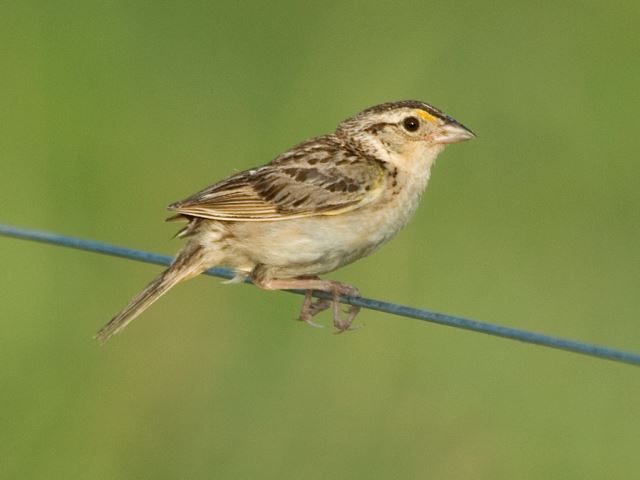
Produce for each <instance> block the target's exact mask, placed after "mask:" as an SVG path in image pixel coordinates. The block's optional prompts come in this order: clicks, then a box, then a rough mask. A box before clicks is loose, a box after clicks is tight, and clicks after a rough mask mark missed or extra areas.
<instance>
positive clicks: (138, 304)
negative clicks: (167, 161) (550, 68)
mask: <svg viewBox="0 0 640 480" xmlns="http://www.w3.org/2000/svg"><path fill="white" fill-rule="evenodd" d="M474 136H475V135H474V134H473V133H472V132H471V130H469V129H468V128H466V127H465V126H464V125H462V124H461V123H458V122H457V121H455V120H454V119H453V118H451V117H449V116H448V115H446V114H444V113H443V112H441V111H440V110H438V109H437V108H435V107H432V106H431V105H428V104H426V103H422V102H418V101H401V102H390V103H384V104H381V105H377V106H374V107H371V108H368V109H366V110H364V111H363V112H361V113H359V114H358V115H356V116H354V117H352V118H349V119H347V120H345V121H343V122H342V123H340V125H338V128H337V129H336V131H335V132H334V133H332V134H329V135H324V136H321V137H316V138H312V139H310V140H307V141H305V142H303V143H301V144H299V145H297V146H295V147H293V148H292V149H291V150H288V151H286V152H284V153H283V154H281V155H280V156H278V157H277V158H276V159H274V160H273V161H272V162H271V163H268V164H267V165H265V166H262V167H257V168H253V169H251V170H246V171H244V172H240V173H237V174H235V175H232V176H230V177H228V178H226V179H224V180H222V181H220V182H218V183H216V184H214V185H212V186H210V187H207V188H205V189H204V190H202V191H200V192H198V193H196V194H195V195H192V196H191V197H189V198H187V199H186V200H182V201H181V202H176V203H174V204H172V205H170V206H169V210H172V211H174V212H175V213H176V214H175V215H174V216H173V217H170V218H169V220H184V221H186V222H187V224H186V226H185V227H184V228H183V229H182V230H181V231H180V232H179V233H178V236H180V237H185V238H188V242H187V244H186V245H185V246H184V248H183V249H182V250H181V251H180V252H179V253H178V255H177V256H176V258H175V260H174V261H173V263H172V264H171V266H170V267H169V268H168V269H167V270H165V271H164V272H163V273H161V274H160V275H159V276H158V277H157V278H156V279H155V280H153V281H152V282H151V283H150V284H149V285H147V287H146V288H145V289H144V290H143V291H142V292H141V293H139V294H138V295H137V296H136V297H134V298H133V299H132V300H131V301H130V302H129V304H128V305H127V306H126V307H125V308H124V309H123V310H122V311H121V312H120V313H119V314H118V315H116V316H115V317H114V318H113V319H112V320H111V321H110V322H109V323H107V324H106V325H105V326H104V327H103V328H102V329H101V330H100V331H99V332H98V333H97V335H96V338H98V339H99V340H102V341H105V340H107V339H108V338H109V337H110V336H111V335H113V334H114V333H118V332H119V331H121V330H122V329H123V328H124V327H125V326H126V325H127V324H128V323H129V322H131V321H132V320H133V319H134V318H135V317H137V316H138V315H139V314H140V313H142V311H144V310H145V309H146V308H147V307H149V306H150V305H151V304H152V303H153V302H155V301H156V300H157V299H158V298H159V297H160V296H161V295H163V294H164V293H166V292H167V291H168V290H169V289H170V288H171V287H173V286H174V285H176V284H177V283H178V282H181V281H183V280H187V279H189V278H191V277H194V276H196V275H198V274H200V273H202V272H203V271H204V270H206V269H209V268H211V267H213V266H216V265H224V266H227V267H230V268H231V269H233V271H234V272H235V273H236V279H234V280H242V279H244V278H246V277H249V278H250V279H251V280H252V281H253V283H254V284H255V285H257V286H258V287H260V288H263V289H266V290H279V289H303V290H306V295H305V299H304V302H303V305H302V310H301V312H300V320H303V321H305V322H307V323H311V324H313V323H312V321H311V319H312V317H313V316H315V315H316V314H317V313H319V312H321V311H322V310H325V309H327V308H329V307H332V310H333V324H334V325H335V327H336V328H337V329H338V331H344V330H347V329H349V327H350V325H351V322H352V320H353V318H354V317H355V316H356V314H357V313H358V310H359V307H354V306H349V308H348V310H347V312H346V313H345V314H344V315H343V312H342V311H341V308H340V297H341V296H343V295H350V296H356V295H359V292H358V290H357V289H356V288H354V287H351V286H349V285H345V284H342V283H340V282H335V281H329V280H321V279H320V278H319V277H318V275H320V274H323V273H327V272H331V271H332V270H335V269H336V268H338V267H341V266H342V265H346V264H348V263H351V262H353V261H355V260H357V259H359V258H362V257H365V256H367V255H369V254H371V253H372V252H373V251H375V250H376V249H378V248H379V247H380V246H381V245H383V244H384V243H386V242H387V241H389V239H391V237H393V236H394V235H395V234H396V233H397V232H398V231H399V230H400V229H401V228H402V227H403V226H404V225H405V224H406V223H407V222H408V221H409V219H410V218H411V216H412V215H413V213H414V212H415V210H416V207H417V206H418V202H419V200H420V196H421V194H422V192H423V191H424V189H425V187H426V185H427V181H428V180H429V173H430V169H431V166H432V165H433V164H434V162H435V160H436V157H437V156H438V154H439V153H440V152H441V151H442V150H443V149H444V147H445V146H446V145H447V144H449V143H456V142H461V141H463V140H468V139H471V138H473V137H474ZM313 290H319V291H324V292H329V293H330V294H331V295H332V300H330V301H329V300H322V299H319V300H315V301H313V300H312V292H313Z"/></svg>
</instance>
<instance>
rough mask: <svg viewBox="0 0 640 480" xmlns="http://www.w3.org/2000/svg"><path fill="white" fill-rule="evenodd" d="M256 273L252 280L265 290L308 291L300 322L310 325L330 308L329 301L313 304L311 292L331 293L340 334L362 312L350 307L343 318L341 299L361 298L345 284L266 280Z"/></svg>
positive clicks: (312, 279) (309, 280) (316, 280)
mask: <svg viewBox="0 0 640 480" xmlns="http://www.w3.org/2000/svg"><path fill="white" fill-rule="evenodd" d="M255 273H257V272H255ZM255 273H252V275H251V280H252V281H253V283H254V284H255V285H256V286H258V287H260V288H263V289H265V290H288V289H299V290H307V292H306V294H305V299H304V302H303V303H302V310H301V312H300V320H302V321H304V322H307V323H308V321H309V320H310V319H311V318H312V317H313V316H314V315H317V314H318V313H320V312H321V311H322V310H325V309H327V308H328V307H329V300H322V299H320V300H317V301H316V302H312V300H311V292H312V291H313V290H319V291H321V292H327V293H330V294H331V296H332V297H333V298H332V301H331V303H333V325H334V326H335V327H336V329H338V332H339V333H340V332H344V331H345V330H349V329H350V327H351V323H352V322H353V319H354V318H355V317H356V315H357V314H358V312H359V311H360V307H356V306H355V305H349V308H348V310H347V317H346V318H344V319H343V318H342V315H341V312H340V297H341V296H351V297H357V296H360V292H359V291H358V289H357V288H355V287H352V286H350V285H345V284H344V283H340V282H334V281H331V280H321V279H320V278H317V277H312V278H309V277H307V278H305V277H300V278H288V279H278V278H265V277H264V276H262V275H259V274H255Z"/></svg>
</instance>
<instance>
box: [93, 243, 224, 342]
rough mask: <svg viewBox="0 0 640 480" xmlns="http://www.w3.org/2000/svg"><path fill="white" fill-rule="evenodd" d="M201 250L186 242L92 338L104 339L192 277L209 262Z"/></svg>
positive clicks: (207, 265) (200, 271)
mask: <svg viewBox="0 0 640 480" xmlns="http://www.w3.org/2000/svg"><path fill="white" fill-rule="evenodd" d="M203 250H204V249H203V247H202V246H200V245H198V244H187V245H186V246H185V248H184V249H183V250H182V251H181V252H180V253H179V254H178V256H177V257H176V258H175V260H174V261H173V262H172V263H171V265H170V266H169V268H167V269H166V270H165V271H164V272H162V273H161V274H160V275H158V276H157V277H156V278H155V279H154V280H152V281H151V283H149V285H147V286H146V287H145V289H144V290H142V292H140V293H139V294H138V295H136V296H135V297H134V298H133V299H131V301H130V302H129V303H128V305H127V306H126V307H124V309H123V310H122V311H121V312H120V313H118V314H117V315H116V316H115V317H113V318H112V319H111V320H110V321H109V323H107V324H106V325H105V326H104V327H102V328H101V329H100V331H99V332H98V333H97V334H96V335H95V337H94V338H95V339H97V340H99V341H100V342H102V343H104V342H106V341H107V340H109V338H111V336H112V335H115V334H116V333H119V332H120V331H122V330H123V329H124V328H125V327H126V326H127V325H129V323H130V322H131V321H132V320H134V319H135V318H136V317H137V316H138V315H140V314H141V313H142V312H144V311H145V310H146V309H147V308H149V307H150V306H151V304H152V303H154V302H155V301H156V300H158V299H159V298H160V297H161V296H162V295H164V294H165V293H167V292H168V291H169V289H171V288H172V287H173V286H175V285H176V284H178V283H179V282H182V281H183V280H188V279H189V278H192V277H195V276H196V275H198V274H200V273H202V272H203V271H205V270H206V269H207V268H209V267H210V266H212V265H210V264H207V263H206V261H207V260H208V259H207V258H206V256H205V255H204V252H203Z"/></svg>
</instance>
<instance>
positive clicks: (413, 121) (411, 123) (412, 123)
mask: <svg viewBox="0 0 640 480" xmlns="http://www.w3.org/2000/svg"><path fill="white" fill-rule="evenodd" d="M402 126H403V127H404V129H405V130H406V131H407V132H415V131H416V130H418V128H419V127H420V121H419V120H418V119H417V118H416V117H407V118H405V119H404V120H403V121H402Z"/></svg>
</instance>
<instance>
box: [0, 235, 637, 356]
mask: <svg viewBox="0 0 640 480" xmlns="http://www.w3.org/2000/svg"><path fill="white" fill-rule="evenodd" d="M0 235H5V236H9V237H15V238H21V239H25V240H33V241H36V242H43V243H49V244H53V245H60V246H63V247H69V248H75V249H79V250H87V251H89V252H96V253H102V254H105V255H112V256H116V257H122V258H128V259H131V260H138V261H141V262H147V263H155V264H158V265H169V263H171V260H172V258H171V257H169V256H167V255H159V254H157V253H150V252H145V251H141V250H133V249H131V248H124V247H118V246H115V245H109V244H106V243H101V242H96V241H93V240H85V239H81V238H74V237H69V236H66V235H59V234H56V233H49V232H40V231H36V230H28V229H24V228H19V227H13V226H10V225H3V224H0ZM205 274H206V275H212V276H214V277H222V278H226V279H232V278H233V277H234V274H233V272H232V271H230V270H227V269H225V268H219V267H216V268H212V269H210V270H207V271H206V272H205ZM249 283H250V282H249ZM290 291H291V292H293V293H298V294H303V293H304V291H301V290H290ZM314 296H316V297H318V298H326V299H330V298H331V297H330V296H329V295H328V294H326V293H324V292H314ZM341 302H342V303H346V304H349V305H356V306H359V307H363V308H368V309H371V310H377V311H379V312H385V313H390V314H392V315H399V316H403V317H409V318H415V319H417V320H423V321H427V322H432V323H437V324H440V325H446V326H449V327H456V328H462V329H465V330H471V331H474V332H480V333H485V334H487V335H493V336H496V337H503V338H510V339H512V340H519V341H521V342H525V343H533V344H536V345H542V346H545V347H551V348H557V349H560V350H566V351H569V352H574V353H580V354H583V355H590V356H592V357H598V358H603V359H607V360H613V361H617V362H622V363H628V364H632V365H640V353H634V352H625V351H622V350H617V349H614V348H608V347H603V346H599V345H593V344H589V343H584V342H580V341H577V340H570V339H566V338H559V337H555V336H551V335H544V334H541V333H535V332H529V331H526V330H520V329H517V328H511V327H504V326H500V325H494V324H491V323H485V322H479V321H477V320H470V319H466V318H460V317H455V316H452V315H445V314H443V313H437V312H431V311H428V310H421V309H418V308H412V307H407V306H404V305H397V304H394V303H388V302H382V301H380V300H374V299H371V298H364V297H343V298H342V299H341Z"/></svg>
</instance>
